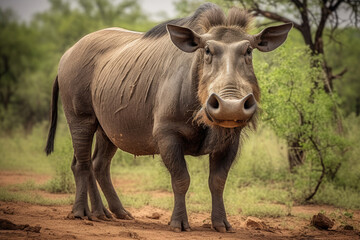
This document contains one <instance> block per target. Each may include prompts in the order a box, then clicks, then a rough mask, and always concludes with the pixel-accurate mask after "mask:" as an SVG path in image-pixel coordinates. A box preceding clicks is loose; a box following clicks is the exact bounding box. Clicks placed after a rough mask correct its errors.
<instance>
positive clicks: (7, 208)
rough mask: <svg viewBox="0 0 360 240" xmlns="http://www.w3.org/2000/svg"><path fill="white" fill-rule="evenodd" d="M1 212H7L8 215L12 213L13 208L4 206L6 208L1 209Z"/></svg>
mask: <svg viewBox="0 0 360 240" xmlns="http://www.w3.org/2000/svg"><path fill="white" fill-rule="evenodd" d="M2 212H3V213H4V214H8V215H14V212H15V211H14V209H13V208H9V207H6V209H3V210H2Z"/></svg>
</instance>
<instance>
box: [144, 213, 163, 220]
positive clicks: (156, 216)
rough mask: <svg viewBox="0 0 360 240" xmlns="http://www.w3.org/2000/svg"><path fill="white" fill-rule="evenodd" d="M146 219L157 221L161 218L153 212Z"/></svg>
mask: <svg viewBox="0 0 360 240" xmlns="http://www.w3.org/2000/svg"><path fill="white" fill-rule="evenodd" d="M146 217H147V218H151V219H159V218H160V217H161V215H160V213H158V212H154V213H153V214H152V215H148V216H146Z"/></svg>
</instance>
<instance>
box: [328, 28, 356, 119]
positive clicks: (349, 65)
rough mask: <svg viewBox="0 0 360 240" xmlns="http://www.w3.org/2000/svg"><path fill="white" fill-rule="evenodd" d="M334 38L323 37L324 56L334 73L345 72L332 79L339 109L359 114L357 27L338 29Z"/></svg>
mask: <svg viewBox="0 0 360 240" xmlns="http://www.w3.org/2000/svg"><path fill="white" fill-rule="evenodd" d="M334 34H335V37H334V38H335V41H334V39H325V40H326V42H325V44H326V46H327V47H326V48H325V54H326V55H325V56H326V59H327V61H328V64H329V65H330V66H333V72H334V74H335V75H336V74H338V73H341V72H342V71H344V70H346V73H345V74H344V75H343V76H342V77H341V78H339V79H335V80H334V87H335V90H336V92H337V93H338V94H339V96H341V109H342V110H343V112H344V113H345V114H346V115H349V114H350V113H352V112H355V113H356V114H357V115H359V114H360V95H359V92H360V81H359V76H360V68H359V58H358V56H359V55H360V45H359V42H360V31H359V29H358V28H346V29H338V30H337V31H336V32H335V33H334Z"/></svg>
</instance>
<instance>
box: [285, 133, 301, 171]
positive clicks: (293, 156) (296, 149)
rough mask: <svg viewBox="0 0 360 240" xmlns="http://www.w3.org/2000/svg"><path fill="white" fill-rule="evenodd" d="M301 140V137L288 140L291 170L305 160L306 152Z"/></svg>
mask: <svg viewBox="0 0 360 240" xmlns="http://www.w3.org/2000/svg"><path fill="white" fill-rule="evenodd" d="M299 142H300V141H299V139H293V140H291V141H289V142H288V160H289V166H290V171H291V172H293V171H294V168H295V167H297V166H299V165H302V164H303V163H304V161H305V153H304V151H303V149H302V147H301V146H300V143H299Z"/></svg>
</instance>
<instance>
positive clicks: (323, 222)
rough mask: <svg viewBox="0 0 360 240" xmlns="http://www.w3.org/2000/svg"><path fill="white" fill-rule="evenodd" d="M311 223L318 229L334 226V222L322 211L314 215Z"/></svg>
mask: <svg viewBox="0 0 360 240" xmlns="http://www.w3.org/2000/svg"><path fill="white" fill-rule="evenodd" d="M311 224H312V225H314V226H315V227H316V228H318V229H324V230H327V229H329V228H332V227H333V226H334V222H333V221H331V220H330V219H329V218H328V217H326V216H325V215H324V214H322V213H318V215H314V216H313V218H312V220H311Z"/></svg>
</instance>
